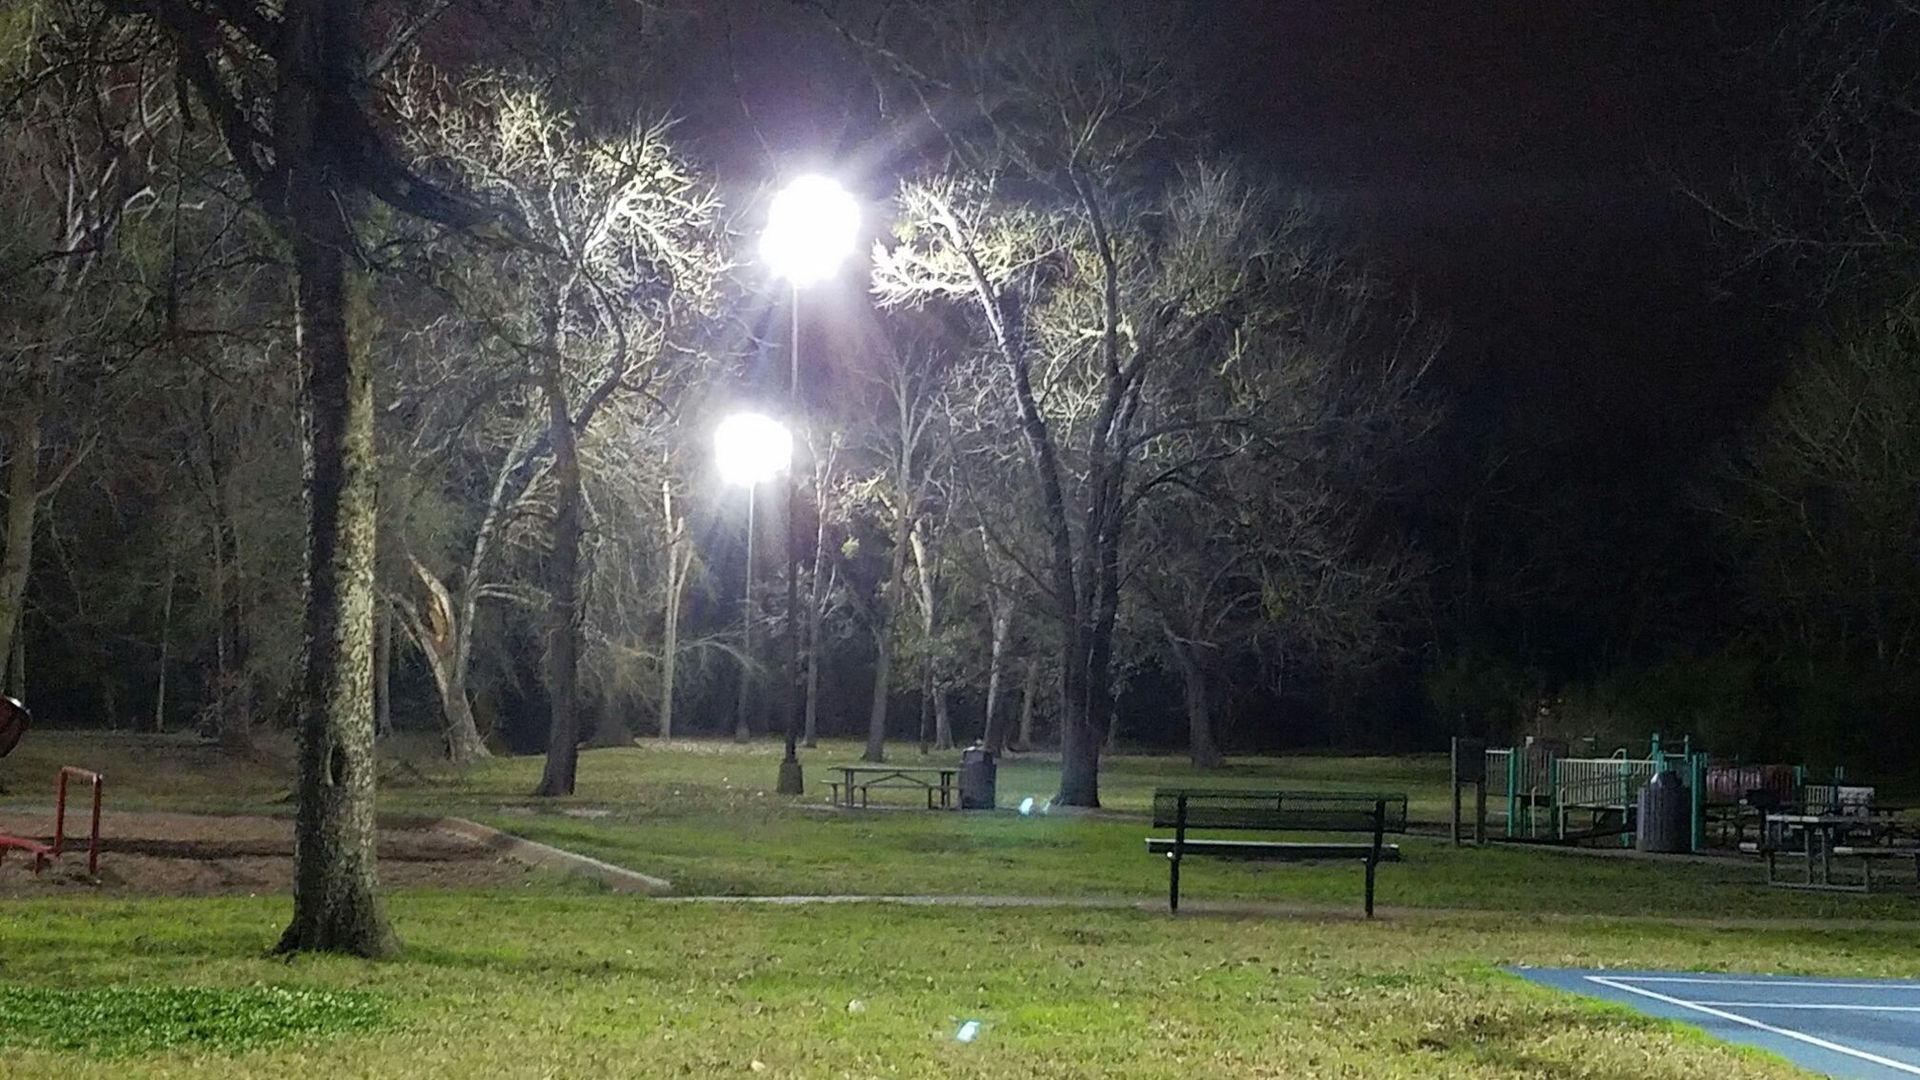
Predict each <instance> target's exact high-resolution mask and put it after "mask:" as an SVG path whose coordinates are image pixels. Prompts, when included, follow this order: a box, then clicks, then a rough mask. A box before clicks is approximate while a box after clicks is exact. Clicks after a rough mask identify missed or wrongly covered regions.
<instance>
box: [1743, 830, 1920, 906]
mask: <svg viewBox="0 0 1920 1080" xmlns="http://www.w3.org/2000/svg"><path fill="white" fill-rule="evenodd" d="M1891 835H1892V830H1891V828H1890V823H1889V822H1888V821H1887V820H1886V819H1885V818H1884V817H1880V816H1878V815H1872V814H1861V813H1855V814H1817V813H1816V814H1809V813H1797V812H1786V813H1769V814H1767V816H1766V829H1765V834H1764V835H1763V837H1762V838H1761V841H1760V844H1759V847H1760V853H1761V854H1763V855H1765V856H1766V860H1767V884H1769V885H1778V886H1781V887H1783V888H1791V889H1826V890H1834V891H1842V892H1868V891H1870V890H1871V889H1872V888H1873V863H1874V860H1876V859H1882V858H1894V859H1912V860H1913V863H1914V873H1915V876H1916V878H1920V847H1915V846H1913V845H1910V844H1888V843H1886V842H1885V841H1887V840H1888V839H1889V838H1890V836H1891ZM1781 855H1789V856H1792V855H1798V856H1800V858H1801V860H1803V865H1804V866H1805V872H1804V873H1803V874H1802V875H1801V877H1800V879H1799V880H1797V881H1796V880H1790V879H1787V878H1783V877H1782V876H1781V875H1780V874H1779V872H1778V867H1777V859H1778V857H1779V856H1781ZM1835 859H1857V860H1859V862H1860V869H1861V873H1860V878H1859V879H1858V880H1853V879H1850V878H1835V877H1834V875H1833V866H1834V860H1835Z"/></svg>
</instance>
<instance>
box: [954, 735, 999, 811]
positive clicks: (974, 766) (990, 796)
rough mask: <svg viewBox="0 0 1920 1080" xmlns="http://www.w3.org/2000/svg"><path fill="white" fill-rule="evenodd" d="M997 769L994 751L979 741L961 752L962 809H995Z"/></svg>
mask: <svg viewBox="0 0 1920 1080" xmlns="http://www.w3.org/2000/svg"><path fill="white" fill-rule="evenodd" d="M996 769H997V767H996V766H995V765H994V762H993V751H991V750H989V749H987V748H986V747H984V746H981V745H980V744H979V743H975V744H973V745H972V746H969V747H967V748H966V749H965V750H962V751H961V752H960V809H962V810H991V809H993V800H994V790H993V788H994V774H995V772H996Z"/></svg>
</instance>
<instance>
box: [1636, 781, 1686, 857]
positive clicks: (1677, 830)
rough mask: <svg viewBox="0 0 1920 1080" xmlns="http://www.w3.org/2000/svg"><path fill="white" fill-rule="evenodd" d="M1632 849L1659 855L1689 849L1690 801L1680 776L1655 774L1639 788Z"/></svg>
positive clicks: (1677, 852) (1679, 853)
mask: <svg viewBox="0 0 1920 1080" xmlns="http://www.w3.org/2000/svg"><path fill="white" fill-rule="evenodd" d="M1634 847H1636V848H1638V849H1639V850H1641V851H1649V852H1656V853H1659V854H1662V855H1684V854H1686V853H1688V852H1690V851H1692V850H1693V801H1692V800H1691V799H1689V798H1688V797H1687V785H1686V783H1685V782H1683V781H1682V780H1681V779H1680V774H1679V773H1677V772H1673V771H1671V770H1668V771H1666V772H1661V773H1658V774H1656V775H1655V776H1654V778H1653V779H1652V780H1651V781H1649V782H1648V783H1647V786H1646V787H1643V788H1641V789H1640V824H1639V829H1638V833H1637V835H1636V836H1635V838H1634Z"/></svg>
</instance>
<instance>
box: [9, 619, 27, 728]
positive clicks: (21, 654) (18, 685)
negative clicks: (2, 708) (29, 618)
mask: <svg viewBox="0 0 1920 1080" xmlns="http://www.w3.org/2000/svg"><path fill="white" fill-rule="evenodd" d="M25 622H26V615H25V613H22V614H21V616H20V623H21V624H20V625H16V626H15V627H14V628H13V648H11V649H9V650H7V680H6V681H7V694H8V695H9V696H10V697H12V698H13V700H15V701H17V702H19V703H20V704H22V705H25V704H26V703H27V628H26V626H25V625H24V624H25Z"/></svg>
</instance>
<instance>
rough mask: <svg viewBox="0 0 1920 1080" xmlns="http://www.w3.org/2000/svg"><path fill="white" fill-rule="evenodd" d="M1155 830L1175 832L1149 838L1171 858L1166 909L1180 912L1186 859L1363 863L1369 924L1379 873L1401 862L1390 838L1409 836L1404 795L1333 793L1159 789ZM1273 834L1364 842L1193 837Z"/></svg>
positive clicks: (1154, 850)
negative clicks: (1354, 837)
mask: <svg viewBox="0 0 1920 1080" xmlns="http://www.w3.org/2000/svg"><path fill="white" fill-rule="evenodd" d="M1153 824H1154V826H1155V827H1156V828H1167V827H1171V828H1172V829H1173V836H1172V837H1171V838H1164V837H1149V838H1148V839H1147V852H1148V853H1149V854H1152V855H1165V856H1166V857H1167V866H1168V882H1167V910H1168V911H1169V912H1178V911H1179V910H1180V860H1181V859H1183V858H1186V857H1188V856H1202V855H1205V856H1214V857H1217V858H1227V859H1252V860H1261V861H1272V862H1312V861H1321V860H1328V859H1359V860H1362V861H1364V862H1365V863H1366V866H1367V917H1368V918H1372V917H1373V878H1374V870H1375V868H1376V867H1378V866H1379V865H1380V864H1381V863H1383V862H1398V861H1400V848H1399V845H1397V844H1388V843H1384V842H1383V841H1384V839H1385V837H1386V834H1387V833H1405V832H1406V831H1407V797H1406V796H1405V795H1404V794H1400V795H1386V794H1367V793H1356V792H1327V791H1233V790H1223V789H1218V788H1159V789H1157V790H1155V791H1154V793H1153ZM1193 829H1202V830H1221V831H1260V832H1275V833H1291V832H1306V833H1365V834H1369V836H1370V839H1368V840H1366V841H1363V842H1323V841H1298V840H1220V839H1194V838H1192V837H1189V836H1188V835H1187V833H1188V831H1189V830H1193Z"/></svg>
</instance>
